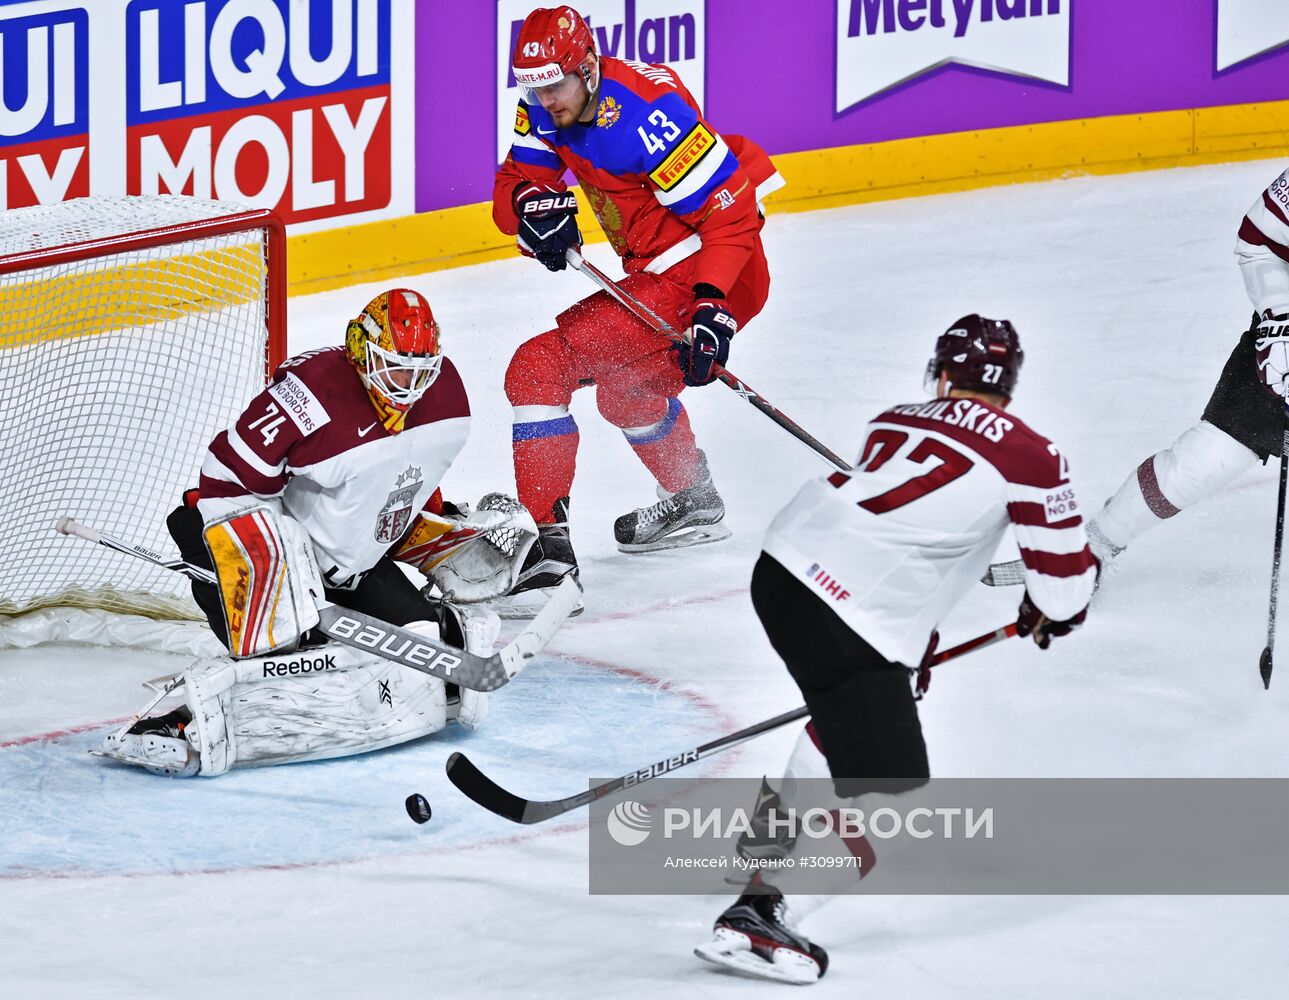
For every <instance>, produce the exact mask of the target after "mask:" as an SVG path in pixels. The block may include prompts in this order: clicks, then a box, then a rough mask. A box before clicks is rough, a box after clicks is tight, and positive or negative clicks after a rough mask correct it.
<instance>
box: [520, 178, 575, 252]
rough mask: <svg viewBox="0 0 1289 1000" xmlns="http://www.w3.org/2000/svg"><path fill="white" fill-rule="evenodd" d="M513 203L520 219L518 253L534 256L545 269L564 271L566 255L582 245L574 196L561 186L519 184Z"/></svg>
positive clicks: (537, 183)
mask: <svg viewBox="0 0 1289 1000" xmlns="http://www.w3.org/2000/svg"><path fill="white" fill-rule="evenodd" d="M513 200H514V206H515V214H516V215H517V216H519V235H518V237H517V242H518V244H519V252H520V253H522V254H523V255H524V256H525V257H536V258H537V259H538V260H539V261H541V262H542V263H543V264H545V265H546V267H547V269H548V270H551V271H562V270H564V268H565V267H566V266H567V264H568V261H567V258H566V257H565V254H566V253H567V252H568V251H569V250H575V249H578V248H580V247H581V246H582V234H581V233H580V232H579V231H578V228H577V196H576V195H574V194H573V192H572V191H568V190H565V188H564V185H563V184H562V183H560V184H542V183H539V182H537V181H533V182H531V183H527V184H521V185H519V187H517V188H516V189H515V194H514V199H513Z"/></svg>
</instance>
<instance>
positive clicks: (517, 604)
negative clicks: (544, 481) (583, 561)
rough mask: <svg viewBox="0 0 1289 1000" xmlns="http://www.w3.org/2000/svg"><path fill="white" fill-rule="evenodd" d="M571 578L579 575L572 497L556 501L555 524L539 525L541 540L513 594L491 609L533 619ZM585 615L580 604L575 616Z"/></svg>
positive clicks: (530, 552) (504, 615)
mask: <svg viewBox="0 0 1289 1000" xmlns="http://www.w3.org/2000/svg"><path fill="white" fill-rule="evenodd" d="M570 575H571V576H573V577H576V576H577V555H576V554H575V553H574V552H573V543H572V542H571V541H570V540H569V537H568V497H560V499H558V500H556V501H555V523H554V524H539V525H538V526H537V540H536V541H535V542H533V547H532V548H531V549H529V550H528V555H527V557H525V559H524V565H523V566H522V567H521V568H520V570H519V579H518V580H517V581H516V582H515V585H514V586H513V587H511V588H510V593H508V594H506V595H505V596H504V597H499V598H497V599H496V600H495V601H490V602H489V603H488V606H489V607H490V608H492V610H493V611H495V612H497V616H498V617H499V618H533V617H535V616H536V615H537V613H538V612H539V611H541V609H542V608H544V607H545V606H546V602H547V601H548V600H550V597H551V594H552V593H553V592H554V590H555V588H556V587H558V586H559V585H560V583H562V582H563V580H564V577H566V576H570ZM581 613H582V603H581V601H579V602H578V604H577V607H576V608H574V609H573V612H572V614H573V615H580V614H581Z"/></svg>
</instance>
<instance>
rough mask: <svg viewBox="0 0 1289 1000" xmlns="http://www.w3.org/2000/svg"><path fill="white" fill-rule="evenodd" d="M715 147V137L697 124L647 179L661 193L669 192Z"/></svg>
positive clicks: (700, 124) (702, 125) (703, 126)
mask: <svg viewBox="0 0 1289 1000" xmlns="http://www.w3.org/2000/svg"><path fill="white" fill-rule="evenodd" d="M715 145H716V136H714V135H712V133H711V132H710V131H708V129H707V126H705V125H704V124H703V123H702V122H698V123H697V124H696V125H695V126H694V127H693V129H692V130H691V131H690V133H689V135H687V136H685V138H683V139H682V140H681V141H680V144H679V145H678V146H677V147H676V148H675V149H673V150H672V151H671V155H670V156H668V157H667V158H666V159H665V160H663V161H662V162H661V163H660V164H658V166H657V167H655V168H654V170H653V171H652V172H651V173H650V174H649V179H650V180H652V181H653V182H654V183H655V184H657V185H658V187H659V188H660V189H662V190H663V191H670V190H671V189H672V188H674V187H675V186H676V185H677V184H679V183H680V182H681V181H682V180H683V179H684V177H685V175H686V174H687V173H689V172H690V171H691V170H693V169H694V167H695V166H696V165H697V164H698V161H699V160H701V159H702V158H703V157H704V156H706V155H707V153H708V152H709V151H710V150H711V148H712V147H713V146H715Z"/></svg>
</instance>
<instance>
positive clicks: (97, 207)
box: [0, 196, 286, 618]
mask: <svg viewBox="0 0 1289 1000" xmlns="http://www.w3.org/2000/svg"><path fill="white" fill-rule="evenodd" d="M285 354H286V234H285V229H284V227H283V225H282V223H281V221H280V220H279V219H278V217H277V216H276V215H274V213H272V212H270V211H265V210H254V211H251V210H245V209H242V208H241V207H239V206H234V205H228V204H224V203H220V202H213V201H205V200H199V199H193V198H184V197H166V196H144V197H132V198H120V199H103V198H82V199H76V200H74V201H70V202H65V203H62V204H59V205H51V206H37V207H35V208H28V209H18V210H15V211H11V212H7V213H4V214H3V215H2V216H0V614H3V615H17V614H21V613H25V612H29V611H33V610H36V609H39V608H47V607H53V606H60V607H62V606H79V607H89V608H95V609H103V610H108V611H115V612H129V613H136V614H146V615H149V616H152V617H166V618H187V617H197V616H198V612H197V610H196V607H195V605H193V604H192V602H191V598H190V596H189V593H188V584H187V581H186V580H184V579H183V578H182V577H178V576H176V575H175V574H172V573H167V572H166V571H164V570H160V569H156V568H154V567H150V566H148V565H146V564H144V563H141V562H140V561H138V560H133V559H128V558H126V557H123V556H121V555H119V554H116V553H112V552H110V551H108V550H106V549H101V548H96V547H93V546H87V545H85V544H84V543H82V542H79V541H77V540H75V539H70V538H67V537H65V536H62V535H58V534H56V533H55V532H54V530H53V524H54V521H55V520H56V519H57V518H58V517H59V516H61V515H70V516H72V517H73V518H76V519H77V520H80V521H83V522H85V523H87V524H92V525H94V526H96V527H98V528H100V529H102V530H105V531H109V532H112V533H115V534H119V535H120V536H122V537H124V538H129V539H130V540H131V541H133V542H137V543H138V544H140V545H143V546H144V547H146V548H149V549H151V550H153V551H158V552H173V551H174V543H173V542H172V541H171V539H170V537H169V535H168V533H167V532H166V528H165V518H166V515H167V513H169V511H170V510H171V509H172V508H173V507H174V506H175V505H177V504H178V503H179V502H180V499H181V495H182V492H183V490H184V489H185V488H187V487H189V486H195V485H196V483H197V476H198V470H199V468H200V466H201V462H202V458H203V455H204V453H205V450H206V446H207V445H208V444H209V443H210V441H211V439H213V438H214V436H215V435H216V434H217V433H218V432H219V431H220V430H222V429H223V428H225V427H227V426H228V425H229V424H230V423H232V421H233V420H234V419H235V418H236V417H237V415H238V414H239V413H240V412H241V411H242V409H243V408H244V407H245V406H246V404H247V403H248V402H249V401H250V399H251V398H252V397H253V396H254V395H255V394H256V393H257V392H258V391H259V390H260V389H262V388H263V386H264V384H265V381H266V379H267V376H268V375H269V374H270V373H271V372H272V371H273V369H274V368H276V367H277V365H278V364H280V363H281V361H282V360H283V359H284V357H285Z"/></svg>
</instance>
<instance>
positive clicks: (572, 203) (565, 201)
mask: <svg viewBox="0 0 1289 1000" xmlns="http://www.w3.org/2000/svg"><path fill="white" fill-rule="evenodd" d="M566 208H573V209H575V208H577V199H576V198H575V197H574V196H573V192H572V191H569V192H568V193H567V194H560V195H555V196H554V197H551V198H541V199H539V200H537V201H530V202H526V203H525V204H524V214H525V215H545V214H546V213H547V212H559V211H563V210H564V209H566Z"/></svg>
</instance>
